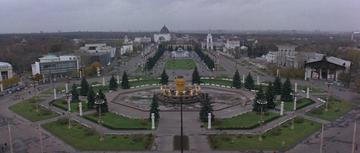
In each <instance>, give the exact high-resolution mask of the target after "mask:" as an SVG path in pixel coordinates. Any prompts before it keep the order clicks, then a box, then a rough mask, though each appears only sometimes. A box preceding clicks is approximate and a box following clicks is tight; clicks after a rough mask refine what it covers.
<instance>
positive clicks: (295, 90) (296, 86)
mask: <svg viewBox="0 0 360 153" xmlns="http://www.w3.org/2000/svg"><path fill="white" fill-rule="evenodd" d="M297 88H298V84H297V82H295V89H294V92H295V94H296V93H297Z"/></svg>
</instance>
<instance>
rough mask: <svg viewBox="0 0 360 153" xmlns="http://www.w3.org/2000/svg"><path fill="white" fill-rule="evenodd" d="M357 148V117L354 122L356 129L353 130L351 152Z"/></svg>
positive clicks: (353, 152)
mask: <svg viewBox="0 0 360 153" xmlns="http://www.w3.org/2000/svg"><path fill="white" fill-rule="evenodd" d="M355 148H356V119H355V122H354V131H353V140H352V149H351V153H355Z"/></svg>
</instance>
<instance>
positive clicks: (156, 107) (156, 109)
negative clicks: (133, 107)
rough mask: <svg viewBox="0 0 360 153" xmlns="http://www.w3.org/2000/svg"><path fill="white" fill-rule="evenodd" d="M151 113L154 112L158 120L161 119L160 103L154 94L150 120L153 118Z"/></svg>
mask: <svg viewBox="0 0 360 153" xmlns="http://www.w3.org/2000/svg"><path fill="white" fill-rule="evenodd" d="M151 113H154V115H155V120H156V121H158V120H159V119H160V110H159V104H158V102H157V100H156V97H155V96H153V98H152V101H151V105H150V116H149V119H150V120H151Z"/></svg>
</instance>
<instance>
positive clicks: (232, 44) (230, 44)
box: [225, 39, 240, 49]
mask: <svg viewBox="0 0 360 153" xmlns="http://www.w3.org/2000/svg"><path fill="white" fill-rule="evenodd" d="M236 47H240V40H236V39H228V40H226V43H225V48H226V49H235V48H236Z"/></svg>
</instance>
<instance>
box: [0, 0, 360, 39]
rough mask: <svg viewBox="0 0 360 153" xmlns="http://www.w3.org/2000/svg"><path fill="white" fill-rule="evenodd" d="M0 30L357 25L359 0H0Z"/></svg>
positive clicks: (352, 27)
mask: <svg viewBox="0 0 360 153" xmlns="http://www.w3.org/2000/svg"><path fill="white" fill-rule="evenodd" d="M0 8H1V9H0V19H1V22H0V33H10V32H39V31H57V30H61V31H79V30H80V31H85V30H89V31H110V30H112V31H128V30H131V31H137V30H154V31H155V30H156V31H157V30H158V29H160V27H161V26H162V25H163V24H166V25H168V27H169V28H170V30H208V29H229V30H269V29H270V30H292V29H296V30H338V31H340V30H349V31H350V30H360V15H359V14H360V1H359V0H341V1H340V0H106V1H99V0H0Z"/></svg>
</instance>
